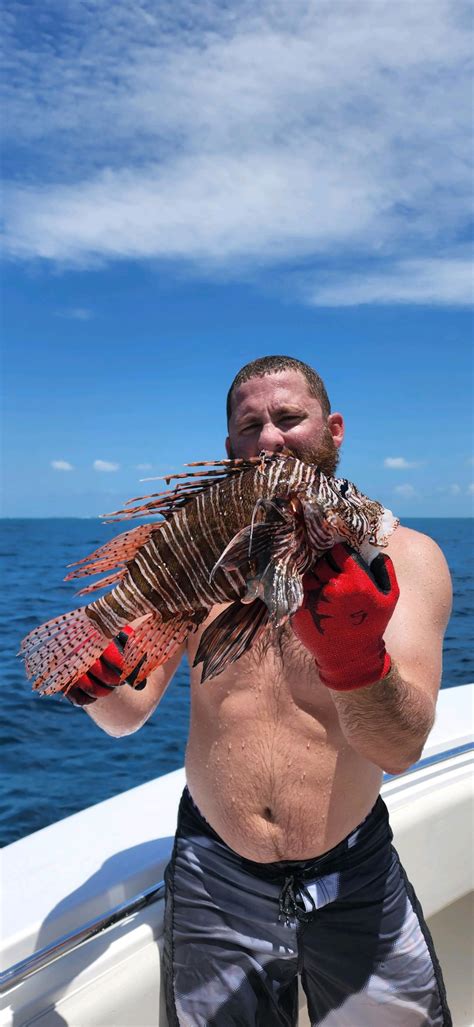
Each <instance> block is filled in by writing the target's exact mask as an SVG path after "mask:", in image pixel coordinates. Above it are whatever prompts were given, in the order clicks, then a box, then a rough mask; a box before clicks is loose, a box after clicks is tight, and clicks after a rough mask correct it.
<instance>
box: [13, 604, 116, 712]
mask: <svg viewBox="0 0 474 1027" xmlns="http://www.w3.org/2000/svg"><path fill="white" fill-rule="evenodd" d="M108 641H109V639H108V638H106V636H105V635H103V634H102V632H101V631H99V629H98V628H97V627H96V625H95V624H94V623H93V622H92V621H91V619H90V618H89V617H88V616H87V613H86V611H85V609H79V610H72V611H71V613H65V614H63V615H62V616H61V617H55V618H54V619H53V620H50V621H47V622H46V624H42V625H41V627H39V628H35V629H34V631H30V633H29V635H27V636H26V638H24V639H23V642H22V643H21V648H20V655H21V656H23V657H24V660H25V667H26V672H27V674H28V677H30V678H35V680H34V682H33V688H34V689H35V690H37V691H39V692H40V693H41V695H52V694H53V692H59V691H62V690H63V689H65V688H67V687H70V686H71V685H73V684H74V682H75V681H77V680H78V678H80V677H81V675H82V674H84V673H85V672H86V671H87V670H88V669H89V667H91V666H92V664H93V663H95V661H96V659H97V658H98V657H99V656H100V655H101V654H102V653H103V651H104V649H105V648H106V646H107V643H108Z"/></svg>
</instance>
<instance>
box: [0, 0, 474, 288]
mask: <svg viewBox="0 0 474 1027" xmlns="http://www.w3.org/2000/svg"><path fill="white" fill-rule="evenodd" d="M12 10H13V15H12V16H11V17H10V18H9V19H7V29H8V28H10V36H9V38H10V50H9V56H8V69H9V71H10V74H9V76H8V82H9V85H8V86H7V88H8V90H9V95H8V98H7V100H8V111H9V116H10V124H9V128H10V133H11V141H12V152H13V154H14V155H15V154H18V165H17V166H18V167H19V166H20V157H21V166H22V167H23V166H25V163H27V162H25V159H24V157H25V154H26V155H27V154H28V153H30V152H31V154H34V157H35V160H34V163H33V162H31V167H32V168H34V170H32V171H31V172H30V175H29V178H28V179H26V178H24V177H23V178H22V175H21V173H18V171H16V173H15V175H12V180H11V182H10V186H9V189H8V211H7V220H6V245H7V248H8V252H9V253H10V254H11V256H12V257H13V258H18V259H30V258H36V257H43V258H45V259H49V260H52V261H55V262H60V263H65V264H70V265H78V266H90V265H94V263H95V262H97V261H100V262H103V261H108V260H115V259H117V258H119V259H120V258H132V259H148V258H153V259H155V258H160V259H165V260H168V259H170V260H180V261H182V262H184V263H185V264H186V266H187V267H189V268H191V267H193V268H196V269H197V270H198V271H199V273H201V274H205V275H211V276H212V275H217V274H222V273H226V274H229V275H230V274H232V275H237V276H238V275H242V274H245V275H248V274H251V273H252V269H253V271H254V272H255V273H257V269H258V274H259V275H261V274H264V272H265V270H266V269H267V270H272V269H273V270H274V269H275V267H276V266H277V265H278V264H282V265H283V266H284V267H285V269H288V266H289V265H291V262H292V261H293V262H294V263H295V268H296V265H297V262H300V261H301V260H302V259H304V261H305V266H306V268H307V269H309V271H308V272H307V275H308V277H307V279H305V285H304V288H303V289H301V282H300V281H299V280H297V276H296V277H295V276H291V275H290V281H291V282H292V284H293V285H294V286H295V287H297V289H298V291H300V290H301V294H302V295H303V298H304V299H305V300H306V301H307V302H310V303H316V304H321V303H330V304H333V303H336V304H338V305H339V304H347V303H365V302H380V303H388V302H390V303H392V302H394V303H419V302H422V303H443V304H465V303H466V302H468V301H469V296H470V288H471V289H472V286H470V285H469V276H468V267H467V260H466V255H465V253H464V250H463V249H462V247H461V245H460V243H459V240H460V239H461V238H462V236H463V232H464V230H465V227H466V224H467V220H468V217H469V208H470V202H471V191H472V186H471V172H470V146H471V124H470V123H471V104H470V88H469V79H468V70H467V64H468V61H469V58H470V51H471V40H470V35H469V31H468V25H469V4H468V3H467V2H465V0H459V2H458V3H457V4H456V5H453V4H452V3H451V2H450V0H430V3H429V4H428V3H416V4H393V3H392V2H391V0H378V2H377V3H374V2H373V0H340V2H339V3H337V4H334V3H333V2H332V0H319V2H318V4H313V5H308V3H307V2H306V0H293V3H292V4H290V5H289V4H287V3H286V2H284V0H262V3H261V4H260V5H258V9H257V8H256V7H255V5H254V4H253V3H251V2H250V0H241V2H240V3H239V4H236V5H222V4H221V3H219V2H218V0H204V2H203V3H202V4H200V5H199V6H198V5H196V4H195V3H193V2H191V0H177V2H176V3H175V4H174V5H172V4H171V3H164V4H163V5H160V7H159V9H155V8H154V7H151V6H150V5H149V3H148V2H147V0H137V3H135V4H133V6H130V4H129V3H128V0H117V2H115V3H111V2H107V0H106V2H105V3H103V4H101V5H100V7H95V6H94V4H92V5H89V6H86V7H85V6H84V5H83V4H82V3H79V0H71V3H69V4H68V5H66V6H64V7H63V8H62V9H61V10H62V14H61V20H60V22H59V23H58V22H57V20H56V21H55V19H57V7H56V5H54V4H53V3H52V0H51V2H48V0H46V2H45V5H43V6H42V9H41V31H39V30H38V32H37V33H36V34H35V33H34V23H33V24H32V25H31V26H30V22H31V19H32V18H33V19H34V13H33V14H32V9H31V8H28V9H27V8H24V6H23V5H21V4H20V3H19V2H18V3H17V4H15V3H14V4H13V8H12ZM27 18H28V19H29V22H28V23H27V21H26V19H27ZM38 18H39V15H38ZM23 19H24V20H23ZM14 23H19V24H20V30H18V29H16V28H15V24H14ZM48 25H49V29H48V27H47V26H48ZM45 26H46V27H45ZM32 39H33V40H34V42H33V43H32V42H31V40H32ZM25 40H26V43H25ZM28 42H29V45H27V44H28ZM453 112H455V115H453ZM7 132H8V126H7ZM358 261H366V262H368V265H367V266H368V270H367V273H366V276H365V277H363V278H362V277H357V276H354V274H351V273H348V268H349V269H350V268H351V267H353V266H354V263H357V262H358ZM323 264H324V276H323V277H321V267H322V266H323ZM328 267H329V269H330V272H331V275H330V278H328ZM311 268H313V269H314V270H313V271H312V270H311Z"/></svg>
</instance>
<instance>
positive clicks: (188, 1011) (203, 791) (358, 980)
mask: <svg viewBox="0 0 474 1027" xmlns="http://www.w3.org/2000/svg"><path fill="white" fill-rule="evenodd" d="M228 414H229V436H228V438H227V440H226V447H227V452H228V454H229V455H232V456H236V457H249V456H254V455H256V454H259V453H260V452H262V451H263V450H264V451H265V452H267V453H275V452H278V451H280V450H282V449H283V448H284V447H286V448H288V449H291V450H292V451H293V452H294V453H295V455H297V456H300V457H301V458H303V459H306V460H307V461H310V462H314V463H318V464H319V466H321V467H322V469H323V470H325V471H326V473H331V474H332V473H334V471H335V468H336V465H337V458H338V450H339V448H340V446H341V443H342V440H343V435H344V424H343V418H342V416H341V414H339V413H330V406H329V401H328V398H327V394H326V390H325V388H324V385H323V383H322V381H321V379H320V378H319V376H318V375H316V374H315V372H314V371H312V369H311V368H309V367H307V365H305V364H302V363H301V362H299V361H296V360H294V359H293V358H286V357H264V358H262V359H260V360H257V361H254V362H253V363H252V364H250V365H247V366H246V367H244V368H243V369H242V370H241V371H240V372H239V374H238V375H237V377H236V379H235V380H234V383H233V385H232V387H231V390H230V392H229V400H228ZM385 553H386V554H388V557H389V559H388V560H387V559H386V557H385V556H380V557H379V558H378V559H377V560H376V561H375V562H374V563H373V564H372V565H371V568H370V570H369V568H368V567H367V565H366V564H364V563H362V561H360V560H359V559H357V558H356V556H355V554H354V553H352V552H351V551H350V550H348V549H347V547H344V546H337V547H335V548H334V549H333V550H331V552H330V554H328V556H327V557H325V558H324V559H323V560H321V561H319V562H318V564H317V565H316V567H315V569H314V575H308V576H307V578H306V579H305V601H304V607H303V609H302V610H301V611H298V613H297V614H296V615H295V617H294V618H293V619H292V624H291V626H290V625H286V626H285V628H284V629H283V632H282V637H281V639H280V644H279V645H277V644H275V643H272V642H271V641H269V642H266V643H265V642H260V643H257V644H256V645H255V646H254V648H253V649H252V650H251V651H250V652H249V653H247V654H246V655H245V656H243V657H242V658H241V659H240V660H239V661H238V662H237V663H235V664H232V665H231V666H230V667H228V668H227V669H226V670H225V671H224V672H223V673H222V674H221V675H219V676H218V677H217V678H216V679H215V680H213V681H211V682H209V683H208V684H206V685H201V684H200V674H201V667H200V666H198V667H197V668H195V669H191V724H190V732H189V739H188V745H187V751H186V778H187V788H186V790H185V792H184V795H183V798H182V801H181V805H180V811H179V818H178V828H177V834H176V841H175V846H174V851H173V856H172V859H171V862H170V864H169V866H168V868H167V872H166V881H167V905H166V944H165V956H164V969H165V980H166V990H167V1009H168V1017H169V1021H170V1024H179V1025H183V1027H184V1025H186V1027H195V1025H196V1027H211V1025H212V1027H228V1025H229V1027H230V1025H239V1027H247V1025H248V1027H250V1025H259V1027H272V1025H275V1027H278V1025H282V1027H283V1025H292V1024H295V1023H296V1019H297V975H298V974H300V975H301V979H302V983H303V987H304V989H305V992H306V996H307V1000H308V1009H309V1016H310V1020H311V1023H312V1024H313V1025H315V1024H321V1025H322V1024H324V1025H325V1027H385V1025H390V1027H418V1025H419V1027H421V1025H428V1027H441V1025H444V1027H447V1025H450V1024H451V1018H450V1014H449V1010H448V1007H447V1003H446V996H445V991H444V986H443V981H442V976H441V971H440V968H439V964H438V962H437V959H436V956H435V953H434V950H433V946H432V941H431V938H430V936H429V933H428V931H427V928H426V925H425V924H424V921H423V917H422V912H421V909H420V907H419V904H418V903H417V900H416V897H415V895H414V893H413V890H412V888H411V886H410V885H409V883H408V882H407V880H406V877H405V875H404V872H403V870H402V868H401V866H400V864H399V861H398V857H397V855H396V853H395V851H394V850H393V849H392V847H391V844H390V840H391V832H390V828H389V826H388V820H387V813H386V808H385V806H384V804H383V802H382V800H381V799H380V797H379V791H380V786H381V780H382V771H387V772H388V773H390V774H397V773H400V772H402V771H403V770H405V769H406V768H407V767H409V766H410V765H411V764H412V763H414V762H415V761H416V760H417V759H418V758H419V756H420V753H421V751H422V748H423V744H424V742H425V740H426V737H427V735H428V733H429V731H430V728H431V726H432V724H433V719H434V712H435V703H436V697H437V693H438V689H439V683H440V675H441V652H442V641H443V635H444V630H445V627H446V624H447V621H448V617H449V612H450V606H451V589H450V578H449V573H448V570H447V566H446V562H445V560H444V557H443V555H442V553H441V552H440V550H439V548H438V547H437V545H436V544H435V543H434V542H433V541H432V540H431V539H430V538H427V537H426V536H424V535H421V534H419V533H418V532H415V531H412V530H410V529H408V528H404V527H400V528H398V530H397V531H396V532H395V534H394V535H393V537H392V538H391V539H390V543H389V546H388V548H387V550H386V551H385ZM395 575H396V576H395ZM397 581H398V585H397ZM398 590H399V593H400V594H399V598H398ZM397 599H398V601H397ZM221 609H223V607H216V608H215V609H214V610H213V611H212V613H211V614H210V616H209V618H208V620H207V621H206V623H205V624H204V625H203V626H202V627H201V628H200V629H199V630H198V631H197V632H196V633H195V634H194V635H192V636H191V637H190V639H189V640H188V643H187V646H186V647H183V649H182V650H180V652H179V653H177V654H176V655H175V656H174V657H173V658H172V659H171V660H170V661H169V662H168V663H167V664H166V665H164V666H163V667H160V668H159V669H158V670H156V671H154V672H153V674H151V675H150V677H149V678H148V682H147V685H146V688H144V689H141V690H135V691H134V690H133V689H132V688H128V687H125V688H120V689H118V688H115V689H114V688H113V684H114V681H115V680H117V678H114V672H113V669H112V670H111V669H110V659H111V660H112V663H114V662H117V663H120V652H119V650H120V644H119V643H117V646H115V651H114V643H111V646H109V647H108V650H107V651H106V657H107V658H106V663H104V664H101V661H99V662H98V664H97V665H96V667H95V673H94V676H93V677H91V678H89V677H87V676H86V677H84V678H83V679H81V681H80V682H79V684H78V686H76V688H75V689H74V690H73V693H72V698H73V701H76V703H78V704H80V705H86V707H87V711H88V713H89V714H90V715H91V717H92V718H93V719H94V720H95V722H96V723H97V724H98V725H99V726H100V727H102V728H103V729H104V730H106V731H107V732H108V733H109V734H111V735H114V736H120V735H124V734H129V733H131V732H133V731H136V730H137V729H138V728H139V727H141V725H142V724H143V723H144V722H145V721H146V720H147V718H148V717H149V716H150V714H151V713H152V712H153V710H154V709H155V707H156V706H157V704H158V703H159V701H160V699H161V697H162V695H163V692H164V690H165V688H166V687H167V685H168V683H169V681H170V680H171V678H172V676H173V674H174V672H175V670H176V669H177V667H178V665H179V662H180V660H181V657H182V655H183V653H184V652H185V651H186V652H187V656H188V659H189V664H190V667H191V668H192V665H193V661H194V657H195V654H196V652H197V648H198V645H199V639H200V637H201V634H202V631H203V630H204V628H205V627H206V625H207V624H208V623H209V622H210V621H211V620H212V619H213V618H214V617H216V615H217V614H218V613H219V612H220V611H221ZM351 615H352V617H353V621H352V623H353V622H354V620H355V621H356V622H357V623H358V628H357V632H356V635H350V634H348V628H347V625H348V623H349V621H350V618H351ZM351 631H354V628H353V626H352V627H351ZM382 635H383V640H382ZM354 638H355V642H354ZM101 682H102V684H101ZM70 695H71V693H70Z"/></svg>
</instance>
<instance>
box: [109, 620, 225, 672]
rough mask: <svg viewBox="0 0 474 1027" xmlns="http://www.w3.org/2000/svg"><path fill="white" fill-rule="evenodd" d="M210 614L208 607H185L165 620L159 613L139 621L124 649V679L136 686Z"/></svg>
mask: <svg viewBox="0 0 474 1027" xmlns="http://www.w3.org/2000/svg"><path fill="white" fill-rule="evenodd" d="M206 616H207V610H198V611H186V613H184V614H183V615H182V616H177V617H173V619H172V620H168V621H163V619H162V617H161V615H160V614H159V613H156V614H153V615H152V616H150V617H148V618H147V619H146V620H145V621H143V622H142V623H141V624H139V625H138V627H137V628H136V630H135V631H134V633H133V635H131V636H130V638H129V640H128V642H127V644H126V646H125V650H124V654H123V657H124V665H123V669H122V676H121V682H122V683H123V682H125V681H127V682H128V684H131V685H133V687H134V688H136V687H137V686H138V685H140V684H141V682H143V681H144V680H145V678H146V677H147V676H148V675H149V674H151V672H152V670H155V669H156V667H160V666H161V664H162V663H166V662H167V661H168V660H170V659H171V657H172V656H174V655H175V653H176V652H177V651H178V649H179V647H180V646H181V645H182V644H183V642H185V641H186V639H187V637H188V635H190V634H191V632H192V631H195V629H196V628H197V626H198V624H200V623H201V621H203V620H204V618H205V617H206Z"/></svg>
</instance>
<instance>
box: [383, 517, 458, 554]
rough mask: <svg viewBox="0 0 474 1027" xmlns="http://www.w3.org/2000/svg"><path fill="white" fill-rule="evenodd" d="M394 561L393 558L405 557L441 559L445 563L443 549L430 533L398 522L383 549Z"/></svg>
mask: <svg viewBox="0 0 474 1027" xmlns="http://www.w3.org/2000/svg"><path fill="white" fill-rule="evenodd" d="M384 552H385V553H387V555H388V556H390V557H391V559H392V560H393V562H394V563H395V559H396V558H398V559H402V558H407V559H410V560H413V559H417V558H422V559H423V560H426V559H432V560H435V561H438V560H441V561H443V562H444V563H446V560H445V557H444V554H443V551H442V550H441V549H440V547H439V545H438V543H437V542H435V540H434V539H433V538H431V537H430V535H425V534H423V532H421V531H415V530H414V528H407V527H405V525H404V524H400V525H399V527H398V528H397V529H396V530H395V531H394V533H393V535H391V536H390V538H389V540H388V545H387V547H386V549H385V550H384Z"/></svg>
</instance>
